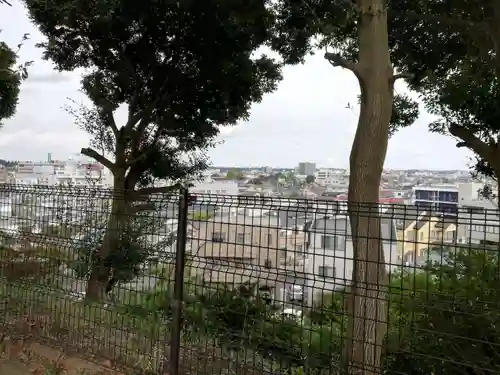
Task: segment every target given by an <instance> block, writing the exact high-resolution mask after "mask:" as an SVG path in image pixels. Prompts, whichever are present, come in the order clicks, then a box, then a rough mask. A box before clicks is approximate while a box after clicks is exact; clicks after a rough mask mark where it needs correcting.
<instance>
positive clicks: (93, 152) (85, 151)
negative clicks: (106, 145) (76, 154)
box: [80, 148, 115, 171]
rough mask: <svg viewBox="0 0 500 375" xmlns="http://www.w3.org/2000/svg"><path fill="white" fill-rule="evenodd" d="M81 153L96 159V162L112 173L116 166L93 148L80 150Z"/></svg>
mask: <svg viewBox="0 0 500 375" xmlns="http://www.w3.org/2000/svg"><path fill="white" fill-rule="evenodd" d="M80 153H81V154H82V155H85V156H88V157H89V158H92V159H95V160H96V161H98V162H99V163H101V164H102V165H104V166H105V167H106V168H108V169H109V170H110V171H113V170H114V168H115V164H114V163H113V162H111V161H110V160H109V159H107V158H106V157H104V156H103V155H101V154H99V153H98V152H97V151H96V150H93V149H91V148H82V149H81V150H80Z"/></svg>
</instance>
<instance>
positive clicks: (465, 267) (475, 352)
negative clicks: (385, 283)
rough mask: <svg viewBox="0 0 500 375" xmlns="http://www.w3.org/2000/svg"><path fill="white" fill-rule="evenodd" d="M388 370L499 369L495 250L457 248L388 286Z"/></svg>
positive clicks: (499, 281) (499, 291)
mask: <svg viewBox="0 0 500 375" xmlns="http://www.w3.org/2000/svg"><path fill="white" fill-rule="evenodd" d="M390 299H391V300H390V317H391V318H390V320H391V321H390V326H389V327H390V329H389V336H388V340H387V344H388V345H387V356H386V366H387V370H388V373H390V374H396V373H397V374H399V373H411V374H438V373H441V374H450V375H453V374H457V375H458V374H464V373H471V374H472V373H474V371H475V370H477V369H480V371H479V370H478V371H479V372H480V373H488V372H490V371H491V372H492V373H493V372H496V371H498V369H499V368H500V326H499V325H498V312H499V311H500V273H499V261H498V251H492V252H489V251H486V250H470V249H462V250H457V252H456V254H451V253H450V254H449V255H447V256H446V257H445V259H444V264H442V265H440V264H429V265H428V266H427V267H426V268H425V269H424V270H423V271H421V272H418V273H416V274H415V273H410V272H404V273H403V274H402V275H401V277H399V278H398V279H396V280H394V281H393V282H392V284H391V290H390Z"/></svg>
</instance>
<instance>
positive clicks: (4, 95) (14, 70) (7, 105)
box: [0, 2, 32, 126]
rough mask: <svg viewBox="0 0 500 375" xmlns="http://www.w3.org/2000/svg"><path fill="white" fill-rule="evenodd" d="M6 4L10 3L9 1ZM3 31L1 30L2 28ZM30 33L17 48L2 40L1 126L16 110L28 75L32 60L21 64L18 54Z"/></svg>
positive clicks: (0, 79)
mask: <svg viewBox="0 0 500 375" xmlns="http://www.w3.org/2000/svg"><path fill="white" fill-rule="evenodd" d="M4 3H5V4H8V5H10V4H9V3H8V2H4ZM0 32H1V30H0ZM28 37H29V34H25V35H23V37H22V39H21V42H20V43H19V44H18V45H17V50H13V49H11V48H10V47H9V46H8V45H7V44H6V43H4V42H2V41H0V126H1V125H2V120H6V119H9V118H10V117H12V116H13V115H14V114H15V112H16V107H17V104H18V101H19V92H20V87H21V83H22V81H23V80H24V79H26V78H27V77H28V67H29V66H30V65H31V64H32V61H28V62H25V63H23V64H19V61H18V58H19V56H18V54H19V50H20V49H21V47H22V46H23V44H24V42H25V41H26V40H28Z"/></svg>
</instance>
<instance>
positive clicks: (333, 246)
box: [321, 235, 345, 251]
mask: <svg viewBox="0 0 500 375" xmlns="http://www.w3.org/2000/svg"><path fill="white" fill-rule="evenodd" d="M321 247H322V248H323V249H326V250H335V251H345V237H344V236H328V235H324V236H321Z"/></svg>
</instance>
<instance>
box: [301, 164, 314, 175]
mask: <svg viewBox="0 0 500 375" xmlns="http://www.w3.org/2000/svg"><path fill="white" fill-rule="evenodd" d="M315 172H316V163H309V162H301V163H299V166H298V167H297V174H299V175H303V176H314V173H315Z"/></svg>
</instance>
